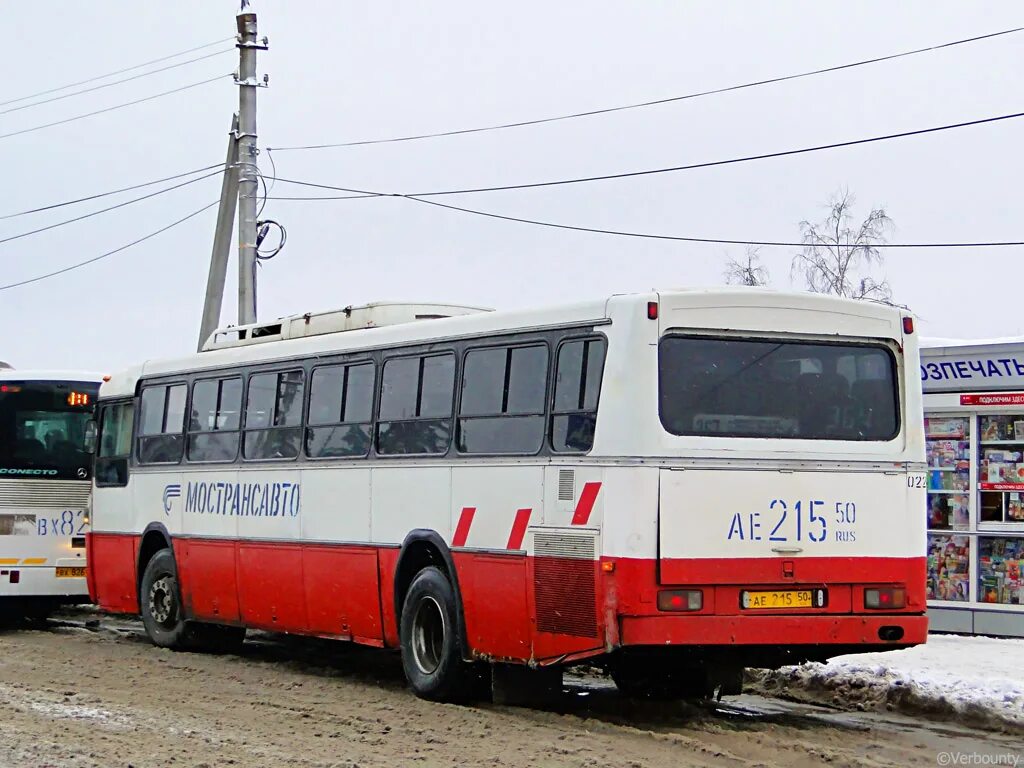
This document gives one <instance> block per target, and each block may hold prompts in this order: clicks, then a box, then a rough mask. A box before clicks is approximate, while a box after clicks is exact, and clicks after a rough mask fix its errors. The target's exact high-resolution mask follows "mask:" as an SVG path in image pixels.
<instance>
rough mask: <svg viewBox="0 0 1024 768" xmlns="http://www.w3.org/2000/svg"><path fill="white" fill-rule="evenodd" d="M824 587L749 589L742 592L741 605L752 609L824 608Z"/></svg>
mask: <svg viewBox="0 0 1024 768" xmlns="http://www.w3.org/2000/svg"><path fill="white" fill-rule="evenodd" d="M825 598H826V592H825V590H824V589H773V590H756V591H755V590H749V591H744V592H742V593H741V594H740V607H742V608H747V609H750V610H760V609H771V608H776V609H777V608H823V607H824V606H825Z"/></svg>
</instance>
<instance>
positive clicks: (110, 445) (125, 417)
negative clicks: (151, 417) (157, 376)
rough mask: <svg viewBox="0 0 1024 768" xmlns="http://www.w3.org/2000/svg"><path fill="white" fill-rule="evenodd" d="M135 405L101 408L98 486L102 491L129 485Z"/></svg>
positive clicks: (97, 458)
mask: <svg viewBox="0 0 1024 768" xmlns="http://www.w3.org/2000/svg"><path fill="white" fill-rule="evenodd" d="M132 416H133V413H132V404H131V403H130V402H127V403H113V404H111V405H104V406H101V407H100V413H99V449H98V450H97V452H96V469H95V477H96V485H97V487H99V488H110V487H119V486H125V485H127V484H128V456H129V454H131V450H132Z"/></svg>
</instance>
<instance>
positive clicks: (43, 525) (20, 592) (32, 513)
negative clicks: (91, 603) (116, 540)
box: [0, 370, 99, 616]
mask: <svg viewBox="0 0 1024 768" xmlns="http://www.w3.org/2000/svg"><path fill="white" fill-rule="evenodd" d="M98 391H99V379H98V377H95V376H93V375H91V374H90V375H86V374H72V373H58V372H53V373H50V372H40V373H29V372H23V371H17V370H5V371H3V372H2V373H0V615H8V616H9V615H11V614H26V615H36V616H40V615H45V614H46V613H47V612H49V611H50V610H51V609H52V608H53V607H55V606H56V605H59V604H62V603H80V602H86V601H88V589H87V587H86V579H85V576H86V555H85V532H86V529H87V527H88V520H89V518H88V500H89V491H90V486H91V478H92V457H91V455H90V454H89V452H88V451H87V449H86V425H87V423H88V422H89V419H90V418H91V414H92V408H93V405H94V403H95V400H96V395H97V393H98Z"/></svg>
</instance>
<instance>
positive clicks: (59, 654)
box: [0, 612, 1019, 768]
mask: <svg viewBox="0 0 1024 768" xmlns="http://www.w3.org/2000/svg"><path fill="white" fill-rule="evenodd" d="M0 712H2V714H0V768H8V767H9V766H10V767H11V768H13V767H14V766H17V767H18V768H23V767H24V766H74V767H79V766H81V767H85V766H89V767H92V766H103V767H104V768H106V767H108V766H136V768H141V767H142V766H147V767H148V766H160V767H161V768H163V767H164V766H222V765H234V766H275V768H282V767H284V766H325V767H326V766H347V767H351V766H363V767H368V766H407V765H421V766H461V765H467V766H468V765H490V766H609V767H614V768H628V767H639V766H666V767H667V766H672V767H673V768H681V767H683V766H737V765H739V766H742V765H752V766H753V765H761V766H763V765H785V766H819V765H821V764H822V763H829V764H832V765H837V766H839V765H869V766H906V765H936V763H937V760H939V759H940V758H939V755H940V753H943V754H944V753H954V754H960V753H962V754H985V755H1001V754H1008V753H1014V754H1015V753H1017V752H1018V751H1019V747H1016V746H1015V741H1014V740H1013V739H1011V738H1008V737H1006V736H1000V735H993V734H984V733H980V732H977V731H971V730H967V729H964V728H960V727H958V726H955V725H949V724H945V725H937V724H927V723H921V722H918V721H914V720H910V719H908V718H902V717H897V716H894V715H891V714H877V713H872V714H868V713H858V714H851V713H841V712H837V711H835V710H828V709H824V708H820V707H810V706H805V705H794V704H787V703H784V702H780V701H778V700H773V699H765V698H758V697H753V696H740V697H732V698H731V699H729V700H727V701H723V702H722V703H721V704H719V705H708V706H706V707H693V706H686V705H682V704H679V705H672V706H668V707H666V706H657V707H656V706H653V705H648V704H638V703H634V702H630V701H629V700H626V699H624V698H622V697H620V696H619V695H618V693H617V692H616V691H615V690H614V688H613V687H611V686H609V685H608V684H606V683H605V682H604V681H603V680H594V679H587V678H573V677H568V678H567V685H566V690H565V693H564V695H563V698H562V700H561V701H560V702H559V703H558V704H557V706H555V707H552V708H548V709H520V708H511V707H499V706H494V705H490V704H486V705H479V706H472V707H462V706H451V705H440V704H431V703H428V702H424V701H420V700H418V699H416V698H414V697H413V696H412V695H411V694H410V693H409V692H408V691H407V690H406V689H405V687H404V684H403V680H402V675H401V667H400V665H399V662H398V659H397V657H396V656H394V655H392V654H389V653H384V652H379V651H372V650H369V649H361V648H358V647H351V646H347V645H344V644H336V643H325V642H318V641H309V640H302V641H300V640H294V639H287V638H280V637H274V636H261V637H258V638H257V639H256V640H255V641H253V642H247V643H246V647H245V649H244V651H243V653H242V654H241V655H238V656H210V655H200V654H190V653H174V652H170V651H164V650H160V649H157V648H154V647H152V646H151V645H149V644H148V642H147V641H145V640H144V638H143V636H142V633H141V628H140V625H139V624H138V623H137V622H134V621H131V620H127V619H119V618H112V617H104V616H98V615H96V614H91V613H89V612H71V613H68V614H66V615H64V616H63V617H60V618H58V619H57V620H52V621H50V622H47V623H46V624H44V625H40V626H35V627H24V626H22V627H13V628H8V629H2V630H0Z"/></svg>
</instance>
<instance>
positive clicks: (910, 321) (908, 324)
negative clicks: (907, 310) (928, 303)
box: [903, 315, 914, 336]
mask: <svg viewBox="0 0 1024 768" xmlns="http://www.w3.org/2000/svg"><path fill="white" fill-rule="evenodd" d="M913 332H914V318H912V317H910V316H909V315H908V316H906V317H904V318H903V335H904V336H909V335H910V334H912V333H913Z"/></svg>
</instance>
